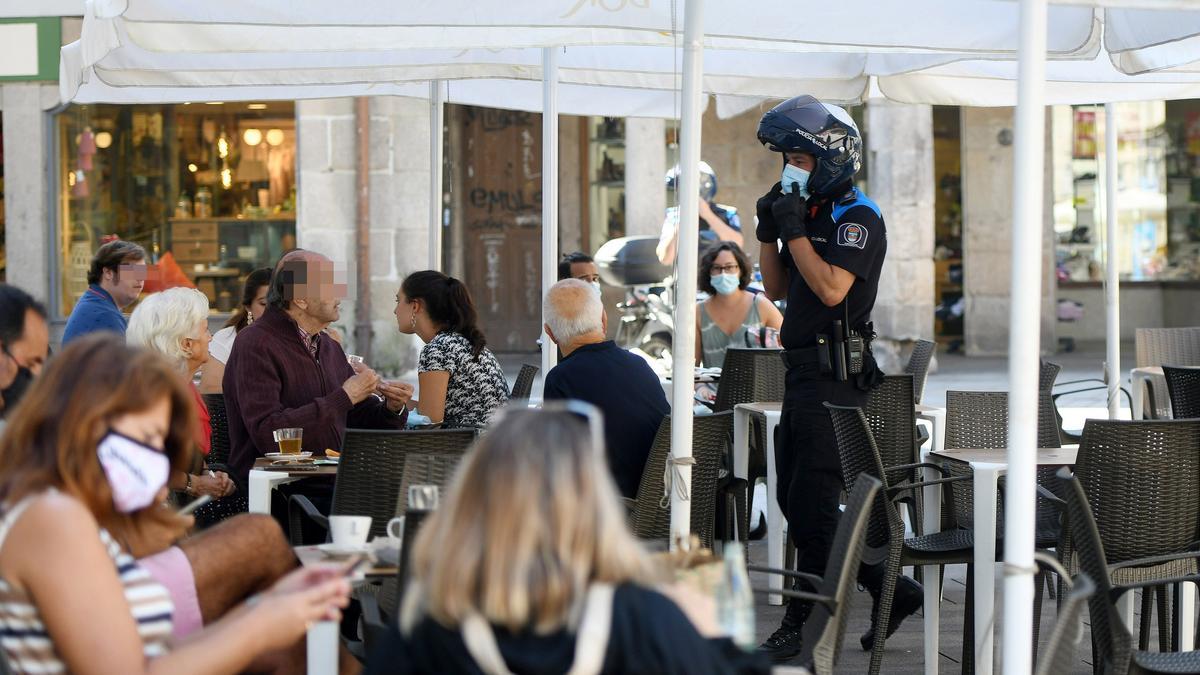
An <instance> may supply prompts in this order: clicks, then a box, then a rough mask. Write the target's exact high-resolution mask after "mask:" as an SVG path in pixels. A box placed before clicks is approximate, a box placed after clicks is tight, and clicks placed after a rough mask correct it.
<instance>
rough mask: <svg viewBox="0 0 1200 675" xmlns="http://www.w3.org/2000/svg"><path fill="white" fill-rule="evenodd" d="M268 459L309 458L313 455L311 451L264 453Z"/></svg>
mask: <svg viewBox="0 0 1200 675" xmlns="http://www.w3.org/2000/svg"><path fill="white" fill-rule="evenodd" d="M263 457H266V458H267V459H307V458H309V457H312V453H311V452H268V453H267V454H265V455H263Z"/></svg>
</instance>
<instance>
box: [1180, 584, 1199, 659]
mask: <svg viewBox="0 0 1200 675" xmlns="http://www.w3.org/2000/svg"><path fill="white" fill-rule="evenodd" d="M1179 590H1180V596H1181V597H1180V598H1179V605H1178V607H1179V631H1180V632H1181V633H1182V635H1180V636H1179V651H1183V652H1189V651H1191V650H1192V649H1194V648H1195V644H1196V591H1197V588H1196V584H1193V583H1191V582H1187V583H1183V584H1180V589H1179Z"/></svg>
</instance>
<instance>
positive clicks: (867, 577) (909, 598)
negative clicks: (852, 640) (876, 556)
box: [858, 565, 925, 651]
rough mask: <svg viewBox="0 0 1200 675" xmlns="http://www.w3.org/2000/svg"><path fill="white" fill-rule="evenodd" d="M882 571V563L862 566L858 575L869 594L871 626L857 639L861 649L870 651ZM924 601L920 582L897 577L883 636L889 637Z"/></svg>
mask: <svg viewBox="0 0 1200 675" xmlns="http://www.w3.org/2000/svg"><path fill="white" fill-rule="evenodd" d="M884 571H885V570H884V566H883V565H871V566H870V567H866V566H864V567H863V569H862V571H861V572H860V574H859V577H858V580H859V581H860V582H862V584H863V586H866V588H867V591H868V592H869V593H870V594H871V627H870V628H869V629H868V630H867V632H865V633H863V635H862V638H860V639H859V644H860V645H862V648H863V651H870V650H871V647H873V646H874V645H875V628H876V626H875V623H876V619H877V618H878V616H879V595H880V592H881V589H882V587H883V573H884ZM924 602H925V589H924V588H922V587H921V584H918V583H917V582H915V581H913V580H912V579H909V578H908V577H906V576H900V577H899V578H897V579H896V591H895V593H893V594H892V612H891V614H890V615H889V616H888V625H887V633H886V634H885V636H884V637H885V638H890V637H891V636H892V635H893V634H894V633H895V632H896V629H898V628H899V627H900V624H901V623H903V621H904V620H905V619H907V618H908V617H909V616H911V615H913V614H914V613H916V611H917V610H918V609H921V605H923V604H924Z"/></svg>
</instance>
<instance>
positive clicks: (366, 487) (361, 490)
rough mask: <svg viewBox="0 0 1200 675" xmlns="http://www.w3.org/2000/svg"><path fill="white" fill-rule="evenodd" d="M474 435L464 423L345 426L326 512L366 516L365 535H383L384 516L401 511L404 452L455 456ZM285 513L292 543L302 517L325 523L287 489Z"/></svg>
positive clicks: (297, 538)
mask: <svg viewBox="0 0 1200 675" xmlns="http://www.w3.org/2000/svg"><path fill="white" fill-rule="evenodd" d="M474 440H475V432H474V431H473V430H467V429H428V430H421V431H390V430H388V431H383V430H375V429H348V430H347V431H346V440H345V442H344V443H343V445H342V458H341V460H340V461H339V462H338V470H337V480H336V482H335V483H334V488H333V503H332V504H331V505H330V515H339V514H347V515H356V516H371V534H370V536H371V537H382V536H387V523H388V521H389V520H391V518H392V517H393V516H395V515H400V514H402V513H403V511H402V510H398V509H397V507H396V503H397V495H399V494H401V489H402V488H403V487H404V479H406V478H408V476H407V475H405V468H406V464H407V457H408V456H409V455H411V454H414V453H429V452H442V453H457V454H458V455H459V456H461V455H462V453H463V452H465V451H466V449H467V447H468V446H469V445H470V444H471V443H472V442H473V441H474ZM416 482H418V483H419V482H422V481H419V480H418V481H416ZM288 519H289V523H290V531H291V537H292V542H293V544H296V543H297V542H299V541H300V540H301V537H300V529H301V527H302V522H303V521H304V520H305V519H307V520H311V521H312V522H315V523H317V524H318V525H319V526H320V527H322V528H324V529H325V530H328V529H329V519H328V516H326V515H324V514H322V513H321V512H320V511H318V510H317V508H316V507H315V506H313V503H312V502H311V501H309V500H308V498H307V497H305V496H303V495H292V497H291V498H290V499H289V501H288Z"/></svg>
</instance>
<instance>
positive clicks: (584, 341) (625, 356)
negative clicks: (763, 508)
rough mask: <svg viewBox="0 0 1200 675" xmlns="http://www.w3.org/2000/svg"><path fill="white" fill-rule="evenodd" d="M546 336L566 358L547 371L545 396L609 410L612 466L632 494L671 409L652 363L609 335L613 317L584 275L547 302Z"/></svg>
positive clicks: (554, 290)
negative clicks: (623, 346) (606, 312)
mask: <svg viewBox="0 0 1200 675" xmlns="http://www.w3.org/2000/svg"><path fill="white" fill-rule="evenodd" d="M542 312H543V315H544V316H545V317H546V334H547V335H549V336H550V339H551V340H553V341H554V343H555V344H557V345H558V347H559V349H561V350H562V353H563V359H562V362H561V363H559V364H558V365H557V366H555V367H554V368H552V369H551V370H550V372H549V373H546V383H545V388H544V398H545V400H547V401H550V400H554V399H576V400H580V401H586V402H588V403H591V404H592V405H594V406H596V407H597V408H599V409H600V410H601V411H602V412H603V413H604V440H605V445H606V446H607V450H606V452H607V456H608V468H609V471H611V472H612V475H613V478H614V479H615V481H616V483H617V487H618V488H619V489H620V490H621V494H622V495H624V496H626V497H631V498H635V497H637V490H638V484H639V483H640V482H641V480H642V469H643V468H644V467H645V465H646V456H647V455H649V454H650V446H651V444H653V443H654V434H655V433H657V432H658V427H659V425H660V424H662V420H663V417H665V416H666V415H667V414H668V413H669V412H670V411H671V406H670V405H668V404H667V397H666V395H665V394H664V393H663V390H662V386H661V385H660V384H659V382H658V376H657V375H655V374H654V371H653V370H651V369H650V365H649V364H647V363H646V362H645V360H643V359H641V358H640V357H638V356H635V355H633V354H631V353H629V352H627V351H625V350H624V349H621V348H620V347H618V346H617V345H616V343H614V342H613V341H612V340H609V339H607V338H606V337H605V332H606V331H607V330H608V316H607V315H606V314H605V313H604V306H603V305H602V304H601V302H600V296H599V295H597V294H596V292H595V291H594V290H593V289H592V288H591V286H590V285H589V284H587V283H585V282H583V281H580V280H578V279H564V280H562V281H560V282H558V283H556V284H554V285H553V286H551V287H550V290H549V291H548V292H547V293H546V299H545V301H544V302H543V304H542Z"/></svg>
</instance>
